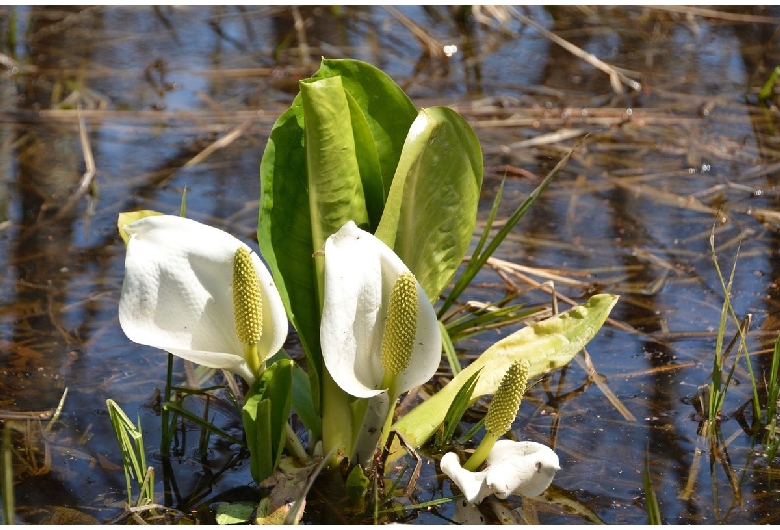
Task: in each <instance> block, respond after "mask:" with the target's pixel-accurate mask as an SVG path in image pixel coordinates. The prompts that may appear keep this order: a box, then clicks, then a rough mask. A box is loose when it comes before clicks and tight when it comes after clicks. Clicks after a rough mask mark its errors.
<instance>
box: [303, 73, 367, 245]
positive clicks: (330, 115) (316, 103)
mask: <svg viewBox="0 0 780 530" xmlns="http://www.w3.org/2000/svg"><path fill="white" fill-rule="evenodd" d="M300 87H301V101H302V103H303V115H304V125H305V128H304V132H305V136H306V173H307V175H308V184H309V190H308V191H309V209H310V212H311V233H312V243H313V245H314V248H313V249H312V251H313V252H314V251H317V250H321V249H322V246H323V245H324V244H325V240H326V239H327V238H328V236H330V235H331V234H333V233H335V232H336V231H338V229H339V228H341V227H342V225H343V224H344V223H345V222H347V221H349V220H352V221H355V223H356V224H357V225H358V226H362V227H363V228H365V227H367V226H368V214H367V212H366V202H365V197H364V196H363V183H362V181H361V180H360V170H359V168H358V163H357V158H356V155H355V139H354V136H353V134H352V122H351V120H346V119H345V117H347V116H349V115H350V109H349V102H348V100H347V94H346V92H345V91H344V86H343V85H342V83H341V77H340V76H338V77H329V78H325V79H317V80H307V81H302V82H301V83H300Z"/></svg>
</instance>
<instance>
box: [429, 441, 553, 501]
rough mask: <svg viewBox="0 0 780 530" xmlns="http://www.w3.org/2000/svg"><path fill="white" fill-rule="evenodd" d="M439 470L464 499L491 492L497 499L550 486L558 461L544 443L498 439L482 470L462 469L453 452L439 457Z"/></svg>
mask: <svg viewBox="0 0 780 530" xmlns="http://www.w3.org/2000/svg"><path fill="white" fill-rule="evenodd" d="M441 470H442V472H444V473H445V474H446V475H447V476H448V477H450V479H452V481H453V482H454V483H455V484H457V485H458V488H460V490H461V491H462V492H463V494H464V496H465V497H466V500H468V501H469V502H474V503H479V502H481V501H482V499H484V498H485V497H487V496H488V495H490V494H491V493H494V494H495V495H496V497H498V498H500V499H506V498H507V497H508V496H509V495H513V494H514V495H523V496H525V497H537V496H539V495H541V494H542V493H544V491H545V490H546V489H547V488H548V487H549V486H550V484H551V483H552V480H553V477H555V473H556V472H557V471H558V470H560V464H559V462H558V455H556V454H555V451H553V450H552V449H550V448H549V447H547V446H546V445H544V444H540V443H536V442H515V441H512V440H498V441H497V442H496V444H495V445H494V446H493V449H491V451H490V453H489V455H488V457H487V467H486V468H485V469H483V470H482V471H477V472H472V471H468V470H466V469H464V468H463V467H462V466H461V465H460V461H459V459H458V455H456V454H455V453H447V454H445V455H444V456H443V457H442V459H441Z"/></svg>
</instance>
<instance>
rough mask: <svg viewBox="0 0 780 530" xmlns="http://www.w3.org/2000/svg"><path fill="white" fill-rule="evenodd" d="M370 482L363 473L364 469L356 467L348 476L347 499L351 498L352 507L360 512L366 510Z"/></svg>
mask: <svg viewBox="0 0 780 530" xmlns="http://www.w3.org/2000/svg"><path fill="white" fill-rule="evenodd" d="M369 485H370V481H369V480H368V477H366V475H365V473H363V468H362V467H360V466H355V467H353V468H352V471H350V472H349V475H348V476H347V497H349V500H350V502H351V503H352V507H353V508H355V509H356V510H358V511H363V510H364V509H365V500H366V492H367V491H368V486H369Z"/></svg>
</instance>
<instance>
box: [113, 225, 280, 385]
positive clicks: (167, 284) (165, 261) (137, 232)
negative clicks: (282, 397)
mask: <svg viewBox="0 0 780 530" xmlns="http://www.w3.org/2000/svg"><path fill="white" fill-rule="evenodd" d="M123 228H124V230H125V231H126V232H127V233H128V235H129V238H130V239H129V241H128V244H127V255H126V258H125V278H124V282H123V284H122V294H121V297H120V300H119V323H120V325H121V326H122V330H123V331H124V332H125V335H127V337H128V338H129V339H130V340H132V341H133V342H136V343H138V344H144V345H147V346H153V347H155V348H159V349H161V350H165V351H167V352H170V353H172V354H173V355H176V356H178V357H181V358H183V359H187V360H188V361H192V362H194V363H197V364H201V365H203V366H207V367H210V368H221V369H224V370H228V371H230V372H233V373H235V374H238V375H239V376H241V377H242V378H244V380H246V381H247V383H249V384H250V385H251V384H252V383H253V382H254V380H255V378H256V377H257V375H258V374H254V373H252V371H251V370H250V369H249V366H248V365H247V362H246V360H245V359H244V347H243V345H242V344H241V342H239V340H238V337H237V336H236V330H235V323H234V318H233V257H234V255H235V253H236V250H237V249H238V248H239V247H247V245H245V244H244V243H242V242H241V241H239V240H238V239H236V238H235V237H233V236H232V235H230V234H228V233H227V232H224V231H222V230H219V229H218V228H214V227H211V226H208V225H204V224H202V223H199V222H197V221H193V220H192V219H186V218H182V217H176V216H171V215H160V216H151V217H145V218H143V219H140V220H138V221H135V222H133V223H131V224H129V225H127V226H124V227H123ZM247 248H248V247H247ZM251 257H252V263H253V265H254V268H255V271H256V273H257V276H258V278H259V280H260V289H261V297H262V304H263V308H262V312H263V313H262V314H263V317H262V318H263V334H262V337H261V339H260V341H259V342H258V343H257V350H258V354H259V357H260V362H263V361H264V360H266V359H267V358H268V357H270V356H272V355H273V354H275V353H276V352H277V351H279V349H280V348H281V347H282V344H283V343H284V340H285V338H286V337H287V331H288V326H287V317H286V315H285V310H284V305H283V304H282V300H281V298H280V296H279V292H278V291H277V289H276V286H275V284H274V281H273V279H272V278H271V274H270V273H269V272H268V269H266V267H265V265H264V264H263V263H262V261H260V258H259V257H258V256H257V254H255V253H251Z"/></svg>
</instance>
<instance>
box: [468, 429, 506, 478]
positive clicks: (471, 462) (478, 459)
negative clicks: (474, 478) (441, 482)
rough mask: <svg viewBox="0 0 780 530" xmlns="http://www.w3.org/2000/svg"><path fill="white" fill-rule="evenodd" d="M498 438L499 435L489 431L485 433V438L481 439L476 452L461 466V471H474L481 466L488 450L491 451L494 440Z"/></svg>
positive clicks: (488, 452)
mask: <svg viewBox="0 0 780 530" xmlns="http://www.w3.org/2000/svg"><path fill="white" fill-rule="evenodd" d="M500 436H501V435H500V434H493V433H491V432H489V431H488V432H486V433H485V437H484V438H482V441H481V442H480V443H479V445H478V446H477V450H476V451H474V454H473V455H471V457H470V458H469V459H468V460H467V461H466V463H465V464H463V469H466V470H468V471H476V470H477V468H478V467H479V466H481V465H482V462H484V461H485V459H486V458H487V457H488V454H490V450H491V449H493V446H494V445H495V443H496V440H498V438H499V437H500Z"/></svg>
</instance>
